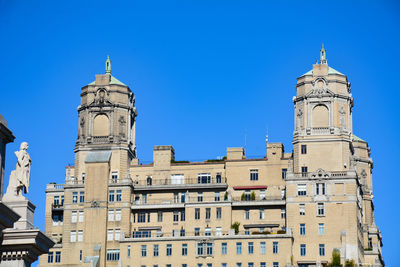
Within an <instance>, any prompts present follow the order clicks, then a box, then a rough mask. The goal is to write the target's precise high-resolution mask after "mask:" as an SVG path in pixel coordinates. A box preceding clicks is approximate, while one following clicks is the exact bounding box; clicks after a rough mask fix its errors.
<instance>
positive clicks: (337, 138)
mask: <svg viewBox="0 0 400 267" xmlns="http://www.w3.org/2000/svg"><path fill="white" fill-rule="evenodd" d="M296 89H297V95H296V96H295V97H293V102H294V105H295V130H294V135H293V151H294V155H295V157H294V166H293V167H294V170H293V171H294V172H295V173H307V172H314V171H316V170H317V169H320V168H321V169H324V170H332V171H333V170H334V171H345V170H349V167H350V156H351V155H350V144H351V137H352V136H351V135H352V107H353V97H352V95H351V92H350V89H351V88H350V83H349V82H348V81H347V77H346V76H345V75H344V74H342V73H340V72H338V71H336V70H335V69H333V68H331V67H329V66H328V61H327V59H326V51H325V48H324V47H323V46H322V49H321V52H320V61H319V63H317V64H314V65H313V69H312V70H310V71H309V72H307V73H305V74H303V75H302V76H300V77H299V78H298V79H297V85H296Z"/></svg>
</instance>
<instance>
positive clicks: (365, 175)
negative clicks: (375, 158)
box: [361, 169, 367, 179]
mask: <svg viewBox="0 0 400 267" xmlns="http://www.w3.org/2000/svg"><path fill="white" fill-rule="evenodd" d="M361 176H362V177H363V178H364V179H365V178H367V172H366V171H365V169H362V171H361Z"/></svg>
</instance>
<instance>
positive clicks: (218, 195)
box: [214, 192, 221, 201]
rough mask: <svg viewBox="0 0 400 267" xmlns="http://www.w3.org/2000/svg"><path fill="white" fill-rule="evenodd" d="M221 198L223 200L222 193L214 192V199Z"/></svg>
mask: <svg viewBox="0 0 400 267" xmlns="http://www.w3.org/2000/svg"><path fill="white" fill-rule="evenodd" d="M220 200H221V193H220V192H215V193H214V201H220Z"/></svg>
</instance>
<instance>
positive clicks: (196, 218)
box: [194, 208, 200, 220]
mask: <svg viewBox="0 0 400 267" xmlns="http://www.w3.org/2000/svg"><path fill="white" fill-rule="evenodd" d="M194 219H195V220H200V208H195V209H194Z"/></svg>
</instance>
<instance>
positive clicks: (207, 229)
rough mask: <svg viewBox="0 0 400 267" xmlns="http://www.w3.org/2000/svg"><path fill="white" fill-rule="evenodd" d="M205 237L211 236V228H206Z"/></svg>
mask: <svg viewBox="0 0 400 267" xmlns="http://www.w3.org/2000/svg"><path fill="white" fill-rule="evenodd" d="M204 235H206V236H210V235H211V228H210V227H206V229H205V231H204Z"/></svg>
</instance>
